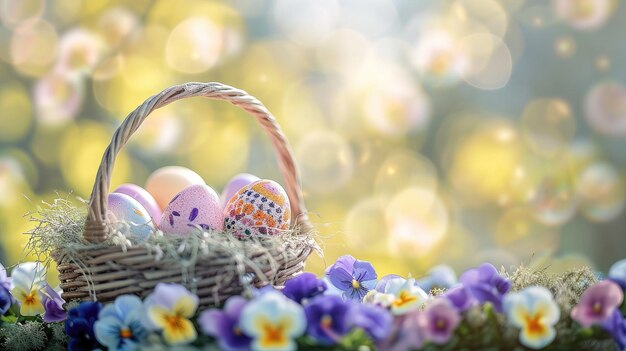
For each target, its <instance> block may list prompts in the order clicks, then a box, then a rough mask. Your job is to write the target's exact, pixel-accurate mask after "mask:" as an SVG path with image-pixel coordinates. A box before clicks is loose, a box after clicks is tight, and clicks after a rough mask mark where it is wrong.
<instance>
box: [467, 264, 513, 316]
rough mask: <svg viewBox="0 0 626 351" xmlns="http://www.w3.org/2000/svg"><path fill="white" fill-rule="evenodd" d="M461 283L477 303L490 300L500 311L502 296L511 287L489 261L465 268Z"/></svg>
mask: <svg viewBox="0 0 626 351" xmlns="http://www.w3.org/2000/svg"><path fill="white" fill-rule="evenodd" d="M460 281H461V283H462V284H463V286H464V287H465V289H467V291H468V292H469V294H470V295H471V296H472V298H473V299H475V300H476V301H477V302H478V303H480V304H483V303H485V302H490V303H491V304H492V305H493V307H494V308H495V309H496V311H498V312H502V297H503V296H504V294H506V293H507V292H508V291H509V289H511V282H509V280H508V279H506V278H504V277H503V276H501V275H500V274H499V273H498V270H497V269H496V267H494V266H493V265H492V264H490V263H483V264H481V265H480V266H478V267H477V268H473V269H470V270H467V271H466V272H465V273H463V274H462V275H461V278H460Z"/></svg>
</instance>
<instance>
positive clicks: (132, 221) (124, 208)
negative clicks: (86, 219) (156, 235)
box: [107, 193, 154, 242]
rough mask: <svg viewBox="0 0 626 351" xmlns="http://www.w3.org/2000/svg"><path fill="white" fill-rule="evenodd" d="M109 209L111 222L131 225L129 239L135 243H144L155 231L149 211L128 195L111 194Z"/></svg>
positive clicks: (108, 216)
mask: <svg viewBox="0 0 626 351" xmlns="http://www.w3.org/2000/svg"><path fill="white" fill-rule="evenodd" d="M107 208H108V212H107V218H108V219H109V220H110V221H111V222H113V223H115V222H126V223H127V224H128V225H129V233H128V234H130V235H129V237H128V239H130V240H131V241H133V242H144V241H145V240H147V239H148V237H149V236H150V234H151V233H152V232H153V231H154V223H153V222H152V218H151V217H150V214H149V213H148V211H147V210H146V209H145V208H144V207H143V206H142V205H141V204H140V203H139V202H138V201H137V200H135V199H133V198H132V197H130V196H128V195H126V194H121V193H111V194H109V196H108V207H107Z"/></svg>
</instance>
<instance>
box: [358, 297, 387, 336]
mask: <svg viewBox="0 0 626 351" xmlns="http://www.w3.org/2000/svg"><path fill="white" fill-rule="evenodd" d="M350 316H351V318H350V324H351V325H352V326H354V327H357V328H361V329H363V330H364V331H365V333H367V335H369V336H370V338H372V340H374V341H381V340H384V339H386V338H387V337H388V336H389V333H390V331H391V325H392V323H393V316H392V315H391V314H390V313H389V311H387V310H386V309H384V308H382V307H379V306H375V305H368V304H353V310H352V313H351V314H350Z"/></svg>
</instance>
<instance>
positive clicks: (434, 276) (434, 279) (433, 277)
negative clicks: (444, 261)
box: [416, 265, 457, 292]
mask: <svg viewBox="0 0 626 351" xmlns="http://www.w3.org/2000/svg"><path fill="white" fill-rule="evenodd" d="M416 282H417V285H419V287H420V288H422V289H424V291H426V292H430V291H431V290H432V289H434V288H440V289H450V288H451V287H453V286H454V285H456V283H457V278H456V274H455V273H454V270H453V269H452V268H450V266H446V265H438V266H435V267H433V268H431V269H430V270H429V271H428V274H427V275H426V276H425V277H424V278H422V279H419V280H417V281H416Z"/></svg>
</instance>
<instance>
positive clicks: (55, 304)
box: [41, 285, 67, 323]
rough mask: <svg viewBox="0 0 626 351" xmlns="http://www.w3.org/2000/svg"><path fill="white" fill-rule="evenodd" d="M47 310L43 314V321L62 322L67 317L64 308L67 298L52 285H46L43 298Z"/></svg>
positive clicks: (42, 301)
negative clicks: (63, 297)
mask: <svg viewBox="0 0 626 351" xmlns="http://www.w3.org/2000/svg"><path fill="white" fill-rule="evenodd" d="M41 303H42V304H43V307H44V309H45V310H46V312H45V313H44V314H43V321H44V322H47V323H52V322H61V321H64V320H65V319H66V318H67V312H65V309H63V304H64V303H65V300H63V299H62V298H61V296H59V294H58V293H57V292H56V291H54V289H52V287H51V286H50V285H46V289H45V292H44V294H43V298H42V299H41Z"/></svg>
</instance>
